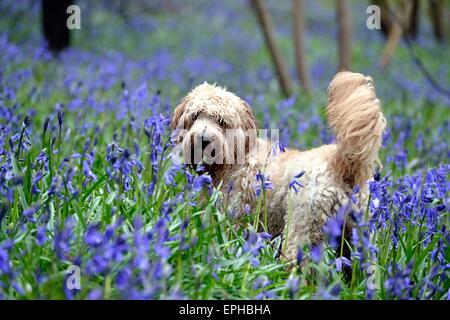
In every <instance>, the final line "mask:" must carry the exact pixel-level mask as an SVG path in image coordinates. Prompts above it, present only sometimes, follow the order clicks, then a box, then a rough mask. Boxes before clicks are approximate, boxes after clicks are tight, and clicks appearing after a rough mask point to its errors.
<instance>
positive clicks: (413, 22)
mask: <svg viewBox="0 0 450 320" xmlns="http://www.w3.org/2000/svg"><path fill="white" fill-rule="evenodd" d="M419 13H420V0H413V2H412V9H411V17H410V18H409V27H408V35H409V36H410V37H411V38H413V39H416V38H417V33H418V31H419V22H420V21H419V19H420V14H419Z"/></svg>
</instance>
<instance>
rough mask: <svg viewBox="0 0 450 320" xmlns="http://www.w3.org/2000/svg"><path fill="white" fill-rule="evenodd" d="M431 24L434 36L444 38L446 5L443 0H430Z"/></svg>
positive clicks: (440, 39) (438, 38)
mask: <svg viewBox="0 0 450 320" xmlns="http://www.w3.org/2000/svg"><path fill="white" fill-rule="evenodd" d="M430 15H431V24H432V26H433V33H434V38H435V39H436V40H438V41H443V40H444V6H443V3H442V1H441V0H430Z"/></svg>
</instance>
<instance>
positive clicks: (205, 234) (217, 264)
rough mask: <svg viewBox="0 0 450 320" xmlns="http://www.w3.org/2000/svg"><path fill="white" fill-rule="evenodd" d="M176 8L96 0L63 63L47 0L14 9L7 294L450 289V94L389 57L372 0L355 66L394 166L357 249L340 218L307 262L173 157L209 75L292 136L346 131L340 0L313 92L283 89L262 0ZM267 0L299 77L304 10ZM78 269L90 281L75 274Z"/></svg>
mask: <svg viewBox="0 0 450 320" xmlns="http://www.w3.org/2000/svg"><path fill="white" fill-rule="evenodd" d="M174 3H175V4H176V6H175V7H176V10H175V12H167V11H161V12H159V11H158V10H155V9H152V10H149V12H145V11H142V12H141V11H136V12H133V13H132V14H130V15H127V16H126V15H124V14H123V12H119V10H118V9H117V8H114V7H113V6H112V5H111V4H110V3H109V2H108V1H99V2H95V3H90V2H88V1H79V5H80V7H81V12H82V28H81V30H77V31H73V32H72V33H73V34H72V35H73V44H72V46H71V47H70V48H69V49H67V50H66V51H64V52H62V53H61V54H60V55H59V56H58V57H54V56H53V55H52V54H51V53H50V52H48V51H47V50H46V49H45V44H44V41H43V39H42V36H41V32H40V26H39V22H40V20H39V18H40V16H39V15H40V8H39V1H31V0H29V1H27V0H25V1H2V2H1V3H0V11H1V12H2V19H1V21H0V199H1V200H0V298H2V299H185V298H188V299H434V300H441V299H449V298H450V279H449V275H450V245H449V241H450V230H449V227H450V225H449V221H450V218H449V206H450V196H449V190H450V180H449V172H450V163H449V157H450V145H449V137H450V122H449V120H450V117H449V116H450V98H449V97H446V96H443V95H441V94H439V93H438V92H436V90H435V89H434V88H433V87H432V86H431V85H430V84H429V82H428V81H427V80H426V79H425V78H424V76H423V74H422V73H420V72H419V70H418V69H417V68H416V66H415V65H414V64H413V63H412V60H411V57H410V54H409V52H408V50H407V49H406V48H405V47H404V46H403V45H402V46H401V47H399V48H398V50H397V52H396V55H395V57H394V58H393V61H392V63H391V64H390V66H389V67H388V69H387V70H386V71H385V72H384V73H383V72H381V71H380V70H379V69H378V67H377V61H378V58H379V55H380V52H381V50H382V48H383V44H384V39H383V37H382V35H381V34H380V32H378V31H376V30H368V29H367V28H366V27H365V19H366V17H367V15H366V13H365V9H366V7H365V3H364V2H360V1H353V2H351V3H352V22H353V24H352V26H353V38H352V53H353V55H352V66H353V70H354V71H357V72H362V73H365V74H370V75H372V76H373V78H374V79H375V83H376V87H377V92H378V95H379V97H380V99H381V101H382V108H383V112H384V114H385V116H386V118H387V121H388V130H387V132H386V134H385V136H384V141H383V149H382V150H381V158H382V162H383V164H384V167H383V169H382V170H381V171H380V172H377V173H376V174H375V176H374V179H373V181H372V182H370V185H369V188H370V193H371V196H370V200H369V203H368V204H367V209H366V210H365V211H363V212H352V213H351V214H352V218H353V219H354V220H355V223H356V227H355V229H354V230H353V233H352V238H351V243H349V245H350V246H351V248H352V250H351V251H352V252H351V259H350V260H349V259H347V258H345V257H343V256H340V255H339V254H336V252H335V251H336V249H335V248H336V247H337V241H338V240H337V239H339V238H340V235H341V230H342V224H343V215H342V214H338V215H337V216H336V218H334V219H331V220H330V221H328V222H327V224H326V225H325V227H324V230H325V231H326V233H327V238H328V239H327V241H326V242H325V243H323V244H322V245H320V246H317V247H312V248H309V247H304V248H301V251H300V253H299V255H298V259H297V260H298V261H297V262H296V265H294V266H292V265H291V266H288V263H287V262H286V261H284V260H283V259H280V257H279V254H278V252H277V248H278V247H279V241H280V238H276V239H272V238H271V235H269V234H267V233H266V232H261V231H260V230H259V231H258V228H257V225H256V224H255V223H254V219H244V220H242V219H241V220H239V221H237V220H234V219H233V218H232V213H231V212H230V210H228V208H227V207H226V206H225V204H223V203H222V201H221V196H222V195H221V193H220V192H219V191H218V190H215V189H214V188H213V187H212V186H211V178H210V177H209V176H208V175H207V174H200V173H197V172H195V171H193V170H192V169H189V168H185V167H182V166H178V165H174V164H172V162H171V161H170V159H169V154H170V151H171V148H172V141H171V139H170V129H169V124H170V117H171V112H172V111H173V109H174V108H175V107H176V105H177V103H178V102H179V101H180V99H181V98H182V97H183V95H184V94H186V93H187V91H188V90H189V89H191V88H192V87H193V86H195V85H197V84H200V83H202V82H203V81H209V82H217V83H218V84H220V85H223V86H226V87H227V88H229V89H230V90H231V91H233V92H235V93H236V94H238V95H240V96H241V97H243V98H244V99H245V100H247V101H248V102H249V104H250V105H251V106H252V107H253V109H254V110H255V113H256V115H257V118H258V120H259V127H260V128H279V129H280V130H281V132H280V137H281V141H282V142H283V143H284V144H286V145H288V146H290V147H296V148H300V149H306V148H310V147H314V146H319V145H321V144H323V143H330V142H332V141H333V135H332V133H331V132H330V131H329V130H328V129H327V126H326V121H325V115H324V107H325V104H326V99H327V96H326V87H327V85H328V83H329V81H330V80H331V78H332V76H333V75H334V73H335V72H336V68H337V57H336V56H337V50H336V39H335V31H336V27H335V22H334V21H335V19H334V15H335V12H334V7H333V4H332V3H331V2H326V1H318V2H315V1H314V2H313V1H311V2H309V1H308V3H307V6H306V13H305V14H306V32H307V33H306V49H307V63H308V66H309V68H310V74H311V80H312V84H313V94H312V96H310V97H308V96H307V95H305V94H303V92H302V91H301V89H298V90H297V91H296V94H295V95H294V96H292V97H291V98H288V99H283V98H282V97H281V96H280V92H279V88H278V85H277V81H276V77H275V74H274V71H273V69H272V66H271V63H270V59H269V55H268V52H267V51H266V48H265V46H264V43H263V41H262V37H261V33H260V30H259V29H258V26H257V24H256V20H255V18H254V16H253V14H252V12H251V10H250V8H249V6H248V3H247V2H246V1H204V0H196V1H189V3H187V2H185V1H174ZM267 3H268V7H269V10H270V12H271V15H272V18H273V20H274V25H275V27H276V34H277V41H278V43H279V45H280V47H281V50H282V52H283V54H284V56H285V57H286V59H287V64H288V65H289V70H290V72H291V74H292V76H293V77H294V78H295V62H294V48H293V44H292V39H291V28H292V26H291V20H290V19H291V17H290V15H291V10H290V7H289V5H287V2H286V5H281V4H279V3H278V2H277V1H273V0H271V1H267ZM431 34H432V32H431V30H430V27H429V25H428V24H427V23H425V22H424V23H423V24H422V26H421V33H420V35H419V37H418V39H417V41H416V42H415V43H414V48H413V49H414V50H415V53H416V54H417V55H419V56H420V57H421V58H422V59H423V61H424V63H425V64H426V66H427V68H428V69H429V70H430V72H431V73H432V75H433V77H435V79H436V80H437V81H438V82H439V83H440V84H441V85H443V86H444V87H445V86H446V87H447V88H448V87H450V66H449V64H448V56H449V55H450V48H449V44H448V42H447V43H444V44H439V43H436V42H435V41H434V40H433V38H432V36H431ZM297 87H298V88H299V86H297ZM301 169H302V168H299V171H301ZM261 182H262V185H261V186H255V187H256V188H259V189H260V190H261V189H265V188H270V181H265V180H264V179H261ZM292 188H296V190H297V191H298V192H302V186H301V185H300V184H293V185H292ZM356 191H357V190H355V192H356ZM369 213H370V215H369ZM255 214H258V212H249V217H252V216H254V215H255ZM369 216H371V218H370V219H368V217H369ZM305 261H307V263H304V262H305ZM297 263H298V265H297ZM300 264H301V265H302V268H300V267H299V266H300ZM71 266H72V267H73V266H77V267H79V274H80V286H79V287H78V286H76V287H75V288H74V287H71V286H69V285H68V278H70V277H71V276H72V274H71V273H68V272H67V271H68V270H69V269H70V267H71ZM346 266H347V267H349V268H350V270H351V273H352V277H351V280H349V279H348V278H347V277H346V276H345V274H344V272H343V269H344V267H346Z"/></svg>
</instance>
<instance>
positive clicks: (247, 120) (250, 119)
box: [242, 100, 257, 130]
mask: <svg viewBox="0 0 450 320" xmlns="http://www.w3.org/2000/svg"><path fill="white" fill-rule="evenodd" d="M242 105H243V106H244V109H245V117H244V126H245V130H256V127H257V126H256V119H255V116H254V115H253V110H252V108H251V107H250V106H249V105H248V103H247V102H245V101H243V100H242Z"/></svg>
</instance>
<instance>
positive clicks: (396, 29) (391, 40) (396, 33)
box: [379, 2, 412, 71]
mask: <svg viewBox="0 0 450 320" xmlns="http://www.w3.org/2000/svg"><path fill="white" fill-rule="evenodd" d="M411 9H412V4H411V2H405V5H404V7H403V15H398V14H396V15H395V16H396V17H397V19H398V20H394V22H393V24H392V27H391V31H390V33H389V36H388V38H387V40H386V45H385V46H384V49H383V52H382V54H381V57H380V62H379V66H380V68H381V70H382V71H384V70H385V69H386V67H387V66H388V64H389V62H390V61H391V59H392V57H393V56H394V53H395V50H396V49H397V46H398V44H399V42H400V40H401V39H402V35H403V30H404V29H406V28H407V26H409V18H410V12H411ZM400 11H401V10H400Z"/></svg>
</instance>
